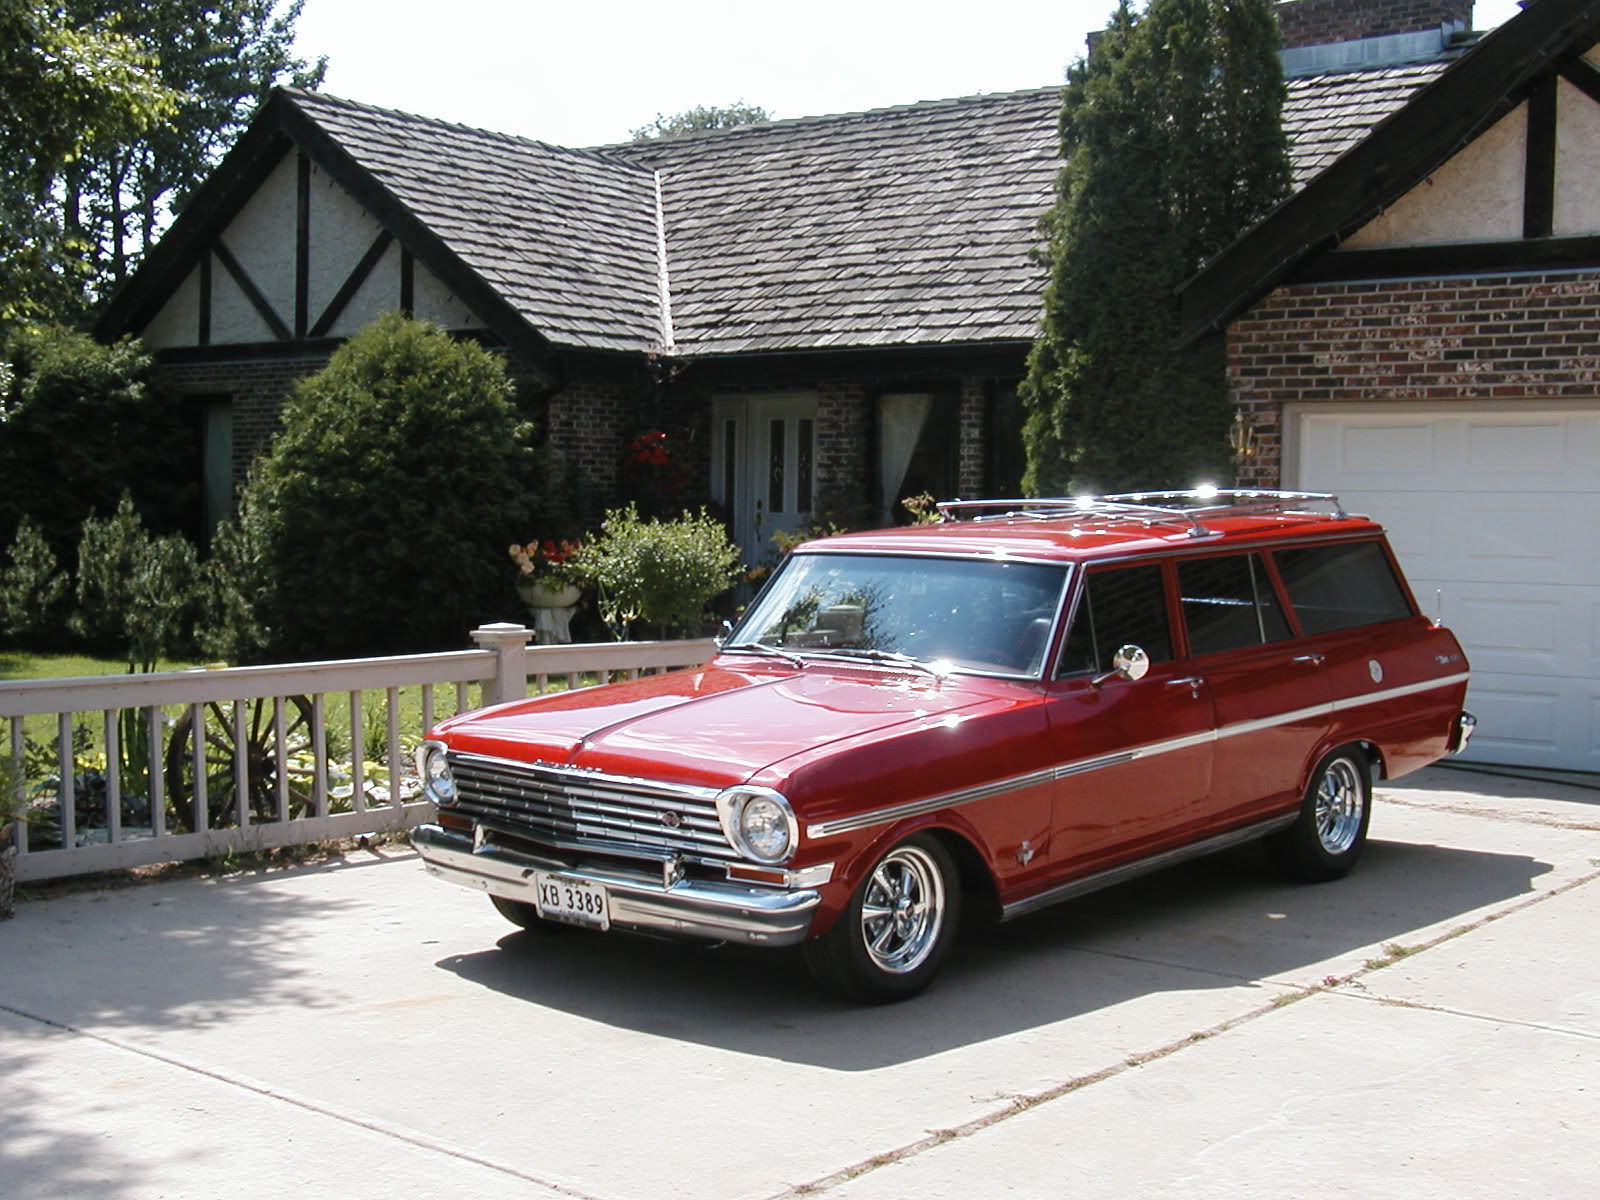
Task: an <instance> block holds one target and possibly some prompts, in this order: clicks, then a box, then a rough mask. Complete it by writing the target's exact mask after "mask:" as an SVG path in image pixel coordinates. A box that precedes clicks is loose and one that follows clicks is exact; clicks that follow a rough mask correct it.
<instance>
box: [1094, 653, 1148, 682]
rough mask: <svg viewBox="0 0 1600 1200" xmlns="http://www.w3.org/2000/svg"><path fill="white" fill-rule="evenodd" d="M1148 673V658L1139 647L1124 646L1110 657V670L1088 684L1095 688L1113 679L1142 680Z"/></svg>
mask: <svg viewBox="0 0 1600 1200" xmlns="http://www.w3.org/2000/svg"><path fill="white" fill-rule="evenodd" d="M1149 673H1150V656H1149V655H1148V654H1146V653H1145V652H1144V649H1143V648H1142V647H1139V646H1124V647H1123V648H1122V649H1120V650H1118V651H1117V652H1116V653H1115V654H1113V655H1112V656H1111V670H1109V671H1107V672H1106V673H1105V674H1104V675H1101V676H1098V677H1096V678H1094V679H1091V680H1090V681H1089V682H1090V683H1092V684H1093V685H1094V686H1095V687H1099V686H1100V685H1101V684H1104V683H1108V682H1110V681H1111V680H1113V679H1127V680H1130V681H1133V680H1139V679H1143V678H1144V677H1145V676H1146V675H1148V674H1149Z"/></svg>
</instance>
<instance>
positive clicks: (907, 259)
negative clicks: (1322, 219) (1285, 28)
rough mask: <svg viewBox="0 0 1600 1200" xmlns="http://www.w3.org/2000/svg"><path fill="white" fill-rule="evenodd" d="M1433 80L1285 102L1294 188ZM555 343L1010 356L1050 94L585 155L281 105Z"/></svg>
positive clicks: (1049, 131) (1044, 179) (1387, 78)
mask: <svg viewBox="0 0 1600 1200" xmlns="http://www.w3.org/2000/svg"><path fill="white" fill-rule="evenodd" d="M1443 66H1444V64H1441V63H1428V64H1420V65H1415V66H1404V67H1390V68H1382V69H1369V70H1358V71H1346V72H1338V73H1335V74H1329V75H1319V76H1311V77H1307V78H1302V79H1296V80H1292V81H1291V82H1290V90H1289V98H1288V103H1287V104H1286V107H1285V113H1284V120H1285V127H1286V130H1287V132H1288V133H1289V135H1290V141H1291V153H1292V157H1293V159H1294V166H1295V183H1296V186H1297V187H1299V186H1302V185H1303V184H1304V183H1305V182H1306V181H1307V180H1308V179H1310V178H1311V177H1313V176H1314V175H1316V174H1318V173H1319V172H1320V171H1322V170H1323V169H1325V168H1326V167H1327V165H1328V164H1329V163H1331V162H1332V161H1333V160H1334V159H1335V158H1337V157H1338V156H1339V155H1340V154H1341V153H1343V152H1344V151H1345V150H1346V149H1348V148H1349V147H1350V146H1351V145H1353V144H1354V143H1356V142H1357V141H1359V140H1360V138H1361V137H1362V136H1363V135H1364V134H1365V133H1366V132H1367V131H1369V130H1370V129H1371V128H1372V126H1373V125H1375V124H1376V123H1377V122H1378V121H1380V120H1382V119H1383V118H1384V117H1385V116H1387V115H1389V114H1390V113H1391V112H1393V111H1394V110H1395V109H1397V108H1399V107H1400V106H1401V105H1403V104H1404V103H1405V101H1406V100H1407V99H1408V98H1409V97H1410V96H1411V95H1412V94H1413V93H1414V92H1415V91H1416V90H1417V89H1418V88H1420V87H1422V86H1423V85H1425V84H1426V83H1428V82H1429V81H1431V80H1432V79H1433V78H1434V77H1435V75H1437V74H1438V72H1439V71H1440V70H1442V69H1443ZM285 95H286V97H287V99H288V100H289V101H290V102H292V103H293V104H294V105H295V106H296V107H297V108H298V109H299V110H300V111H301V112H302V113H303V114H304V115H305V116H306V117H307V118H309V119H310V120H311V121H313V122H314V123H315V124H316V125H317V126H318V127H320V128H321V129H322V130H323V131H324V132H325V133H326V134H327V135H328V136H329V137H330V138H331V139H332V140H333V141H334V142H335V143H336V144H337V145H338V146H339V147H340V148H341V149H342V150H343V151H344V152H345V153H347V154H348V155H349V156H350V158H351V159H352V160H353V161H354V162H355V163H356V164H357V165H358V166H359V167H361V168H362V169H363V170H364V171H365V172H366V173H368V174H369V175H370V176H371V177H372V178H373V179H374V180H376V181H377V182H378V183H379V184H381V185H382V186H383V187H384V188H386V189H387V190H388V191H389V192H390V193H391V194H392V195H393V196H394V197H395V198H396V199H397V200H398V201H399V202H400V203H401V204H403V205H404V206H405V207H406V208H407V209H409V210H410V212H412V213H413V214H415V216H416V217H417V218H418V219H419V220H420V221H421V222H422V224H423V225H425V226H426V227H427V228H428V229H429V230H430V231H431V232H432V233H433V234H434V235H435V236H437V237H438V238H439V240H440V241H441V242H442V243H443V244H444V245H445V246H446V247H447V248H448V249H449V251H450V252H451V253H453V254H454V255H456V256H457V257H458V258H459V259H460V260H461V262H462V263H463V264H464V265H465V266H466V267H467V268H468V269H469V270H470V271H472V272H474V273H476V274H477V275H478V276H479V277H481V278H482V279H483V280H484V281H485V282H486V283H487V284H488V285H489V286H490V287H492V288H493V289H495V290H496V291H497V292H498V293H499V294H500V295H501V296H503V297H504V298H505V299H506V301H507V303H508V304H509V306H510V307H511V308H512V309H513V310H515V311H516V312H517V313H518V314H520V315H521V316H522V318H523V319H524V320H526V321H527V322H528V324H529V325H530V326H532V327H533V328H534V329H536V330H537V331H538V332H539V333H540V334H542V335H543V336H544V337H545V338H547V339H548V340H549V341H550V342H552V343H555V344H557V345H564V346H570V347H576V348H582V349H590V350H631V351H640V352H643V351H652V350H659V349H661V348H662V347H663V345H664V344H665V341H666V339H665V332H664V323H663V319H662V306H661V294H662V293H661V278H660V266H661V259H660V256H659V252H658V251H659V246H660V243H659V242H658V227H657V216H656V214H657V185H658V182H659V188H660V202H661V211H662V213H663V214H664V219H665V224H664V229H662V230H661V231H660V232H662V233H663V234H664V244H665V249H666V266H667V275H668V285H669V293H670V297H671V300H670V309H669V311H670V320H671V330H672V336H673V345H672V347H671V348H672V350H673V351H674V352H675V353H678V354H684V355H714V354H738V353H772V352H781V351H791V350H813V349H823V348H831V349H846V348H865V347H878V346H896V347H905V346H917V345H922V346H928V345H955V344H965V345H971V344H981V343H993V342H997V341H1000V342H1009V341H1026V340H1028V339H1030V338H1031V337H1032V336H1033V333H1034V330H1035V323H1036V321H1037V314H1038V305H1039V295H1040V293H1041V291H1042V289H1043V285H1044V278H1045V276H1044V270H1043V268H1042V267H1041V266H1040V265H1039V263H1038V262H1037V261H1036V259H1035V254H1034V252H1035V251H1036V250H1037V249H1038V247H1039V244H1040V242H1039V234H1038V220H1039V217H1040V216H1041V215H1042V214H1043V213H1044V211H1045V210H1046V209H1047V208H1048V207H1049V205H1050V203H1051V200H1052V188H1053V185H1054V181H1055V176H1056V172H1057V170H1058V168H1059V165H1060V163H1059V159H1058V157H1057V120H1058V116H1059V104H1060V89H1059V88H1053V87H1052V88H1038V89H1034V90H1030V91H1024V92H1012V93H1006V94H1002V95H992V96H977V97H971V98H967V99H959V100H940V101H930V102H926V103H921V104H912V105H906V106H903V107H899V108H889V109H880V110H876V111H873V112H867V113H855V114H848V115H843V116H829V117H810V118H803V119H799V120H792V121H777V122H771V123H768V124H762V125H756V126H750V127H747V128H745V129H739V130H724V131H717V132H712V133H706V134H700V135H691V136H689V137H684V138H678V139H671V140H664V141H653V142H642V143H629V144H627V145H622V146H610V147H601V148H598V149H591V150H573V149H567V148H563V147H559V146H551V145H548V144H545V143H543V142H536V141H532V140H529V139H525V138H517V137H511V136H508V135H504V134H497V133H490V132H486V131H483V130H476V129H468V128H465V127H462V126H459V125H453V124H448V123H446V122H442V121H435V120H430V119H427V118H423V117H416V116H411V115H408V114H405V113H398V112H392V111H389V110H385V109H378V108H373V107H370V106H367V105H363V104H357V103H354V102H351V101H347V100H339V99H335V98H333V97H330V96H326V95H323V94H320V93H312V92H299V91H292V92H287V93H285Z"/></svg>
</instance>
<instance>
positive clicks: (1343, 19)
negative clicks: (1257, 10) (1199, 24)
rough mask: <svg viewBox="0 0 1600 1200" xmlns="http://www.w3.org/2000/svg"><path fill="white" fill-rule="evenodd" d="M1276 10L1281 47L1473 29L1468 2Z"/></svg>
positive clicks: (1285, 5) (1325, 4) (1342, 2)
mask: <svg viewBox="0 0 1600 1200" xmlns="http://www.w3.org/2000/svg"><path fill="white" fill-rule="evenodd" d="M1275 11H1276V12H1277V14H1278V31H1279V33H1280V34H1281V36H1282V39H1283V46H1284V48H1285V49H1293V48H1295V47H1298V46H1326V45H1330V44H1334V43H1338V42H1351V41H1355V40H1356V39H1358V38H1368V37H1381V36H1383V35H1385V34H1391V33H1414V32H1417V31H1419V30H1424V29H1437V28H1439V26H1441V25H1444V24H1446V23H1460V24H1462V25H1465V26H1466V27H1468V28H1470V27H1471V25H1472V0H1283V2H1282V3H1280V4H1278V5H1277V6H1276V8H1275Z"/></svg>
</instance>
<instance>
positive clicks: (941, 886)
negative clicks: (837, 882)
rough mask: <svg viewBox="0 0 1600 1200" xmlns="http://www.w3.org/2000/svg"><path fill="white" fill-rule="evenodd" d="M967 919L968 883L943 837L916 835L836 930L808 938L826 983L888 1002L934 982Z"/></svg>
mask: <svg viewBox="0 0 1600 1200" xmlns="http://www.w3.org/2000/svg"><path fill="white" fill-rule="evenodd" d="M960 922H961V884H960V882H959V877H958V876H957V874H956V869H955V863H954V862H953V861H952V860H951V858H950V855H949V852H948V851H946V850H945V848H944V846H943V845H942V844H941V843H940V841H939V839H938V838H937V837H935V836H933V835H932V834H929V833H915V834H912V835H911V836H910V837H908V838H906V839H905V841H903V842H900V843H899V844H898V845H896V846H895V847H894V848H893V849H892V850H890V851H889V852H888V853H887V854H885V855H884V856H883V857H882V858H881V859H879V860H878V862H877V863H876V865H874V866H873V868H872V870H871V871H870V872H869V873H868V875H867V877H866V878H865V879H863V880H862V881H861V885H860V886H859V887H858V888H856V890H855V894H854V895H852V896H851V897H850V902H849V904H847V905H846V906H845V910H844V912H842V913H841V914H839V919H838V921H836V922H835V923H834V926H833V928H832V929H830V930H829V931H828V932H827V933H825V934H823V935H822V936H821V937H818V938H813V939H811V940H810V941H808V942H806V944H805V956H806V964H807V965H808V966H809V967H810V968H811V973H812V975H813V976H814V977H815V978H816V980H817V982H818V983H820V984H822V986H823V987H825V988H827V989H828V990H829V991H831V992H834V993H835V994H837V995H840V996H843V997H845V998H846V999H849V1000H859V1001H864V1002H866V1003H869V1004H883V1003H887V1002H889V1001H892V1000H904V999H907V998H908V997H911V996H914V995H916V994H917V993H918V992H920V991H922V989H923V988H925V987H927V986H928V984H930V983H932V982H933V977H934V976H935V975H936V974H938V971H939V968H940V966H941V965H942V964H943V963H944V959H945V955H946V954H948V953H949V952H950V945H951V943H952V942H953V941H954V939H955V933H956V929H957V927H958V926H959V925H960Z"/></svg>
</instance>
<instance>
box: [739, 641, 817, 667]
mask: <svg viewBox="0 0 1600 1200" xmlns="http://www.w3.org/2000/svg"><path fill="white" fill-rule="evenodd" d="M729 650H739V651H743V652H744V653H746V654H766V655H769V656H771V657H773V658H781V659H783V661H784V662H787V663H793V664H794V665H795V666H797V667H803V666H805V665H806V664H805V660H804V659H803V658H801V657H800V656H799V655H798V654H791V653H790V652H789V651H787V650H779V649H778V648H777V647H776V646H769V645H767V644H766V643H765V642H729V643H727V644H726V645H725V646H723V647H722V652H723V653H724V654H726V653H727V652H728V651H729Z"/></svg>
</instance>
